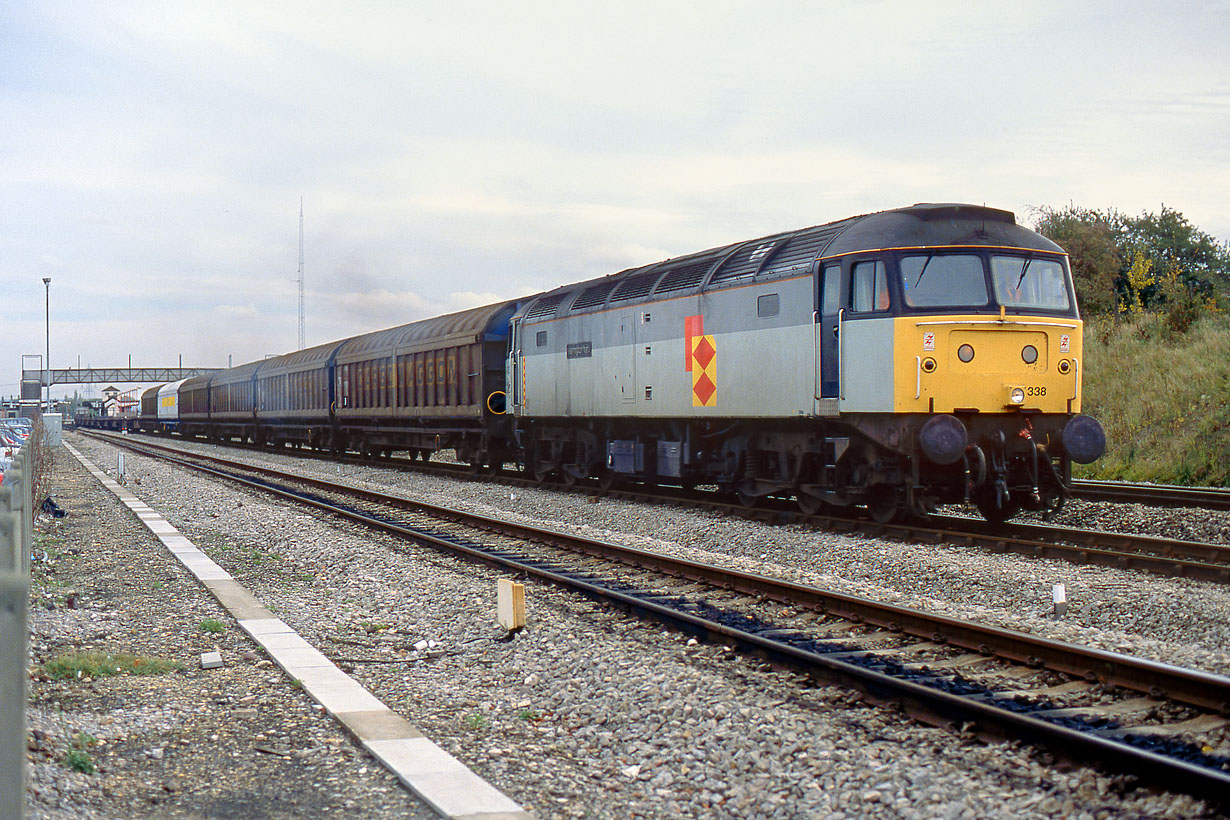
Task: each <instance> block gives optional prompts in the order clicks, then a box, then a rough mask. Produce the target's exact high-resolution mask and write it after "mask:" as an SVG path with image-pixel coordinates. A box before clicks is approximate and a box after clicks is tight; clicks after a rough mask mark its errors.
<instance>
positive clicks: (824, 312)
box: [816, 262, 842, 399]
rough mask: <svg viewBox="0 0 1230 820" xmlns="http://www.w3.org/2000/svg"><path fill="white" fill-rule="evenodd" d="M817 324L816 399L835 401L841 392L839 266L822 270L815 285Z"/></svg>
mask: <svg viewBox="0 0 1230 820" xmlns="http://www.w3.org/2000/svg"><path fill="white" fill-rule="evenodd" d="M818 285H819V286H818V288H817V291H818V298H819V305H818V307H819V311H818V313H819V320H818V324H819V327H818V338H817V340H816V346H817V348H818V350H817V351H816V360H817V362H818V363H819V367H820V372H819V374H818V379H817V381H818V384H819V387H820V390H819V392H818V393H817V396H818V397H819V398H822V399H835V398H838V396H839V394H840V392H841V356H840V351H841V319H842V315H841V314H842V311H841V304H842V302H841V263H840V262H831V263H829V264H826V265H824V266H822V267H821V269H820V273H819V283H818Z"/></svg>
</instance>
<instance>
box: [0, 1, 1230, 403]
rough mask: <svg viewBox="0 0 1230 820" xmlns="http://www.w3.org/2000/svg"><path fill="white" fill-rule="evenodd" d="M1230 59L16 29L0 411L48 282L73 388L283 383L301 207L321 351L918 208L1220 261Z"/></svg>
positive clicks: (10, 34) (429, 33) (955, 22)
mask: <svg viewBox="0 0 1230 820" xmlns="http://www.w3.org/2000/svg"><path fill="white" fill-rule="evenodd" d="M1227 43H1230V3H1227V2H1176V3H1173V4H1160V3H1157V2H1153V1H1150V2H1118V1H1116V2H1091V3H1081V2H1075V0H1060V1H1059V2H1029V0H1021V2H1017V3H1014V4H1012V7H1009V6H1008V5H1007V4H1001V3H985V2H848V3H838V2H802V0H797V1H796V2H772V1H771V0H755V1H754V2H725V0H703V2H702V0H695V2H672V0H652V1H651V2H629V1H628V0H622V1H621V2H618V3H610V2H606V3H596V2H593V3H591V2H584V0H567V1H566V0H539V1H538V2H525V0H517V1H516V2H513V1H511V0H498V1H496V0H493V1H492V2H480V1H479V0H475V1H474V2H466V0H446V1H445V2H411V0H405V1H404V2H387V3H358V2H337V3H312V2H302V0H294V2H261V0H244V2H224V1H223V2H220V1H219V0H210V2H191V3H190V2H170V1H168V2H148V3H136V2H122V0H107V2H105V3H99V2H94V1H93V0H91V1H90V2H67V1H66V2H56V0H5V2H4V3H3V4H2V5H0V186H2V187H0V285H2V287H0V306H3V313H2V314H0V315H3V317H4V324H3V332H2V333H0V395H3V396H8V395H13V394H15V393H16V392H17V382H18V378H19V370H20V366H21V356H22V354H41V353H42V352H43V349H44V345H45V336H44V334H45V326H44V308H45V304H44V299H45V293H46V292H45V290H44V287H43V283H42V281H41V280H42V279H43V278H44V277H51V279H52V282H51V286H50V305H51V308H50V312H51V323H50V331H51V364H52V366H53V367H56V368H60V367H70V366H72V367H75V366H76V365H77V363H78V361H80V363H81V364H82V365H92V366H96V367H103V366H124V365H126V364H127V363H128V361H129V356H131V360H132V363H133V365H134V366H169V365H174V364H177V363H178V361H179V357H180V356H181V355H182V356H183V361H184V364H185V365H190V366H224V365H226V364H227V362H228V359H229V358H233V362H234V363H235V364H239V363H241V362H245V361H250V360H253V359H258V358H261V357H263V356H265V355H268V354H276V353H284V352H288V351H290V350H293V349H294V348H295V347H296V345H297V338H298V284H297V279H298V268H299V254H298V248H299V202H300V198H301V197H302V199H303V203H304V212H305V216H304V230H305V265H304V271H305V279H306V316H307V322H306V330H307V343H308V345H312V344H316V343H320V342H325V341H328V340H331V339H337V338H342V337H345V336H349V335H354V334H357V333H362V332H366V331H369V330H375V329H379V328H382V327H389V326H392V325H397V324H403V323H405V322H409V321H413V320H416V319H420V318H425V317H428V316H433V315H437V314H440V313H446V312H450V311H453V310H458V309H462V308H466V307H471V306H474V305H478V304H485V303H488V302H492V301H496V300H499V299H503V298H512V297H515V296H521V295H526V294H530V293H533V292H536V291H539V290H543V289H546V288H550V287H554V286H556V285H559V284H564V283H567V282H571V281H577V280H581V279H585V278H588V277H592V276H597V275H601V274H604V273H611V272H614V271H617V270H621V269H623V268H626V267H629V266H633V265H640V264H646V263H649V262H655V261H658V260H660V259H664V258H667V257H671V256H678V255H681V254H685V253H689V252H692V251H697V250H701V249H704V248H708V247H712V246H715V245H720V244H724V243H729V242H735V241H739V240H744V239H751V238H754V237H757V236H761V235H764V234H768V233H773V232H777V231H782V230H788V229H793V228H800V227H804V226H808V225H814V224H819V223H822V222H828V221H832V220H836V219H841V218H843V217H846V216H851V215H854V214H858V213H865V212H868V211H874V210H881V209H885V208H894V207H900V206H903V205H909V204H912V203H915V202H925V201H929V202H946V201H962V202H974V203H984V202H985V203H986V204H988V205H992V206H995V207H999V208H1006V209H1009V210H1012V211H1014V212H1016V214H1017V218H1018V220H1019V221H1022V222H1025V223H1027V224H1032V216H1031V210H1030V209H1031V208H1036V207H1038V206H1052V207H1061V206H1064V205H1066V204H1068V203H1069V202H1071V203H1075V204H1077V205H1081V206H1086V207H1092V208H1110V207H1113V208H1117V209H1119V210H1121V211H1124V212H1126V213H1129V214H1138V213H1140V212H1142V211H1145V210H1150V211H1156V210H1159V209H1160V207H1161V205H1162V204H1163V203H1164V204H1165V205H1167V206H1169V207H1172V208H1176V209H1178V210H1180V211H1182V212H1183V213H1184V214H1185V215H1186V216H1187V217H1188V218H1189V219H1190V220H1191V221H1192V222H1194V223H1195V224H1196V225H1197V226H1198V227H1200V228H1202V229H1203V230H1205V231H1207V232H1209V233H1211V234H1213V235H1214V236H1216V237H1218V238H1219V239H1222V240H1226V239H1230V194H1228V193H1227V192H1228V191H1230V56H1228V55H1230V48H1228V47H1227ZM72 389H73V388H68V390H69V392H71V390H72ZM54 392H55V393H56V394H60V393H63V392H64V390H62V389H60V388H56V389H55V391H54Z"/></svg>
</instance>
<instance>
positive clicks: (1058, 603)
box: [1051, 584, 1068, 618]
mask: <svg viewBox="0 0 1230 820" xmlns="http://www.w3.org/2000/svg"><path fill="white" fill-rule="evenodd" d="M1051 600H1052V601H1053V602H1054V604H1055V617H1056V618H1062V617H1063V616H1064V614H1065V613H1066V612H1067V611H1068V592H1067V590H1065V589H1064V587H1063V584H1055V585H1054V586H1053V587H1051Z"/></svg>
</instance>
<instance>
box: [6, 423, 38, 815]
mask: <svg viewBox="0 0 1230 820" xmlns="http://www.w3.org/2000/svg"><path fill="white" fill-rule="evenodd" d="M30 450H31V448H30V447H23V448H22V449H21V451H20V452H19V453H18V454H17V457H16V458H14V459H13V463H12V465H11V466H10V467H9V469H8V470H7V471H6V472H5V473H4V481H3V482H2V483H0V714H3V715H4V716H5V717H4V719H3V720H0V820H10V818H12V819H13V820H20V818H21V817H22V815H23V814H24V808H25V798H26V788H25V771H26V680H27V674H28V673H27V671H26V667H27V660H26V656H27V650H26V638H27V632H26V607H27V603H28V602H29V598H30V547H31V533H32V530H33V522H34V514H33V508H34V507H33V505H34V481H33V475H32V472H33V469H34V465H33V464H31V463H30V458H29V452H30Z"/></svg>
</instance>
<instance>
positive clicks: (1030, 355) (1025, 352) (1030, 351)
mask: <svg viewBox="0 0 1230 820" xmlns="http://www.w3.org/2000/svg"><path fill="white" fill-rule="evenodd" d="M1021 361H1023V362H1025V364H1033V363H1034V362H1036V361H1038V348H1036V347H1034V346H1033V345H1025V346H1024V347H1023V348H1021Z"/></svg>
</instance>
